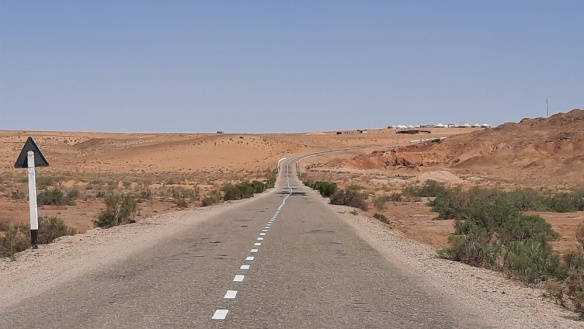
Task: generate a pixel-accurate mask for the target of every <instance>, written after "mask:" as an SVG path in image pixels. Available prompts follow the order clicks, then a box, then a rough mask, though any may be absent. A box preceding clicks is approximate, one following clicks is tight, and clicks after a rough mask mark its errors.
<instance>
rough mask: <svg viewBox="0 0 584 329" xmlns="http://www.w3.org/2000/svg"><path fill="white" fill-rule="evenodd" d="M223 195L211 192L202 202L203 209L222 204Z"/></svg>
mask: <svg viewBox="0 0 584 329" xmlns="http://www.w3.org/2000/svg"><path fill="white" fill-rule="evenodd" d="M221 199H222V198H221V194H220V193H219V191H216V190H214V191H211V192H210V193H209V194H208V195H206V196H205V197H204V198H203V199H202V200H201V207H208V206H212V205H214V204H217V203H220V202H221Z"/></svg>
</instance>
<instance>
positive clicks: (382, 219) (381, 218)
mask: <svg viewBox="0 0 584 329" xmlns="http://www.w3.org/2000/svg"><path fill="white" fill-rule="evenodd" d="M373 218H375V219H377V220H379V221H380V222H382V223H385V224H389V219H387V217H386V216H385V215H384V214H380V213H377V212H376V213H375V214H373Z"/></svg>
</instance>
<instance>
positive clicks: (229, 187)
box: [221, 179, 274, 201]
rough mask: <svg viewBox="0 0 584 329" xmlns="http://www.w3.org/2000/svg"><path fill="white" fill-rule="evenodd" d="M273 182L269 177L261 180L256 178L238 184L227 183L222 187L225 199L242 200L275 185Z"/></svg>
mask: <svg viewBox="0 0 584 329" xmlns="http://www.w3.org/2000/svg"><path fill="white" fill-rule="evenodd" d="M273 184H274V183H272V182H271V181H270V180H269V179H268V180H266V181H264V182H260V181H257V180H254V181H253V182H241V183H238V184H230V183H228V184H225V185H223V187H222V188H221V191H222V192H223V200H225V201H229V200H241V199H247V198H251V197H253V196H254V195H255V194H256V193H262V192H264V191H265V190H266V189H268V188H270V187H273Z"/></svg>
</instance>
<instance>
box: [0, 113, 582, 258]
mask: <svg viewBox="0 0 584 329" xmlns="http://www.w3.org/2000/svg"><path fill="white" fill-rule="evenodd" d="M420 129H423V130H427V131H428V132H429V133H428V132H422V133H419V134H398V133H397V130H396V129H393V128H377V129H367V130H357V129H355V130H351V131H328V132H321V131H316V132H304V133H288V134H251V133H249V134H248V133H230V132H221V133H183V134H164V133H156V134H155V133H144V134H137V133H134V134H132V133H90V132H47V131H45V132H42V131H0V230H2V229H6V227H8V225H10V224H14V223H19V222H27V221H28V216H29V215H28V201H27V195H28V191H27V174H26V170H25V169H17V168H14V162H15V160H16V158H17V156H18V155H19V153H20V151H21V148H22V146H23V145H24V142H25V141H26V139H27V138H28V137H32V138H33V139H34V140H35V142H36V143H37V145H38V146H39V148H40V149H41V150H42V152H43V153H44V155H45V157H46V158H47V160H48V161H49V163H50V166H49V167H42V168H37V185H38V190H39V191H42V190H54V189H59V190H62V191H63V192H64V193H67V192H68V191H71V190H77V191H79V197H78V198H77V200H76V201H75V203H74V205H42V206H39V215H40V216H57V217H59V218H61V219H63V220H64V221H65V223H66V224H67V225H69V226H72V227H75V228H76V229H77V230H78V231H79V232H84V231H87V230H89V229H91V228H93V227H94V224H93V221H94V220H95V219H96V218H97V216H98V215H99V213H100V211H101V209H102V208H104V201H103V195H104V194H106V193H132V194H135V195H137V196H140V195H142V196H147V197H143V198H140V200H139V204H138V211H137V214H136V216H137V219H138V220H139V219H141V218H148V217H150V216H153V215H156V214H162V213H166V212H173V211H177V210H180V209H183V208H195V207H201V206H202V200H203V199H204V198H205V197H206V196H209V195H218V194H220V193H221V187H222V186H223V185H224V184H226V183H238V182H242V181H251V180H262V179H265V178H266V176H267V175H269V174H270V171H273V170H274V169H275V167H276V164H277V161H278V159H280V158H282V157H288V158H290V157H294V156H299V155H303V154H309V153H314V152H319V151H326V150H343V151H338V152H334V153H328V154H325V155H322V156H318V157H313V158H309V159H306V160H303V161H302V162H301V164H300V170H301V172H302V173H303V175H305V177H310V178H312V179H319V180H328V181H334V182H336V183H337V184H339V186H341V187H346V186H349V185H353V186H359V187H360V188H361V189H362V191H363V192H364V193H367V194H368V195H369V198H368V202H370V203H371V202H372V201H373V200H374V198H376V197H379V196H380V195H384V194H390V193H393V192H396V191H397V192H399V191H401V190H403V189H404V188H405V187H406V186H416V185H419V184H421V183H423V182H425V181H427V180H430V179H431V180H435V181H437V182H439V183H443V184H446V185H448V186H460V187H462V188H468V187H472V186H493V187H500V188H503V189H512V188H515V187H531V188H538V189H549V190H554V191H562V190H566V189H569V188H575V187H579V186H583V185H584V177H583V176H582V170H583V169H584V111H582V110H572V111H570V112H568V113H559V114H556V115H553V116H551V117H549V118H534V119H529V118H528V119H523V120H521V121H519V122H517V123H506V124H502V125H499V126H497V127H493V128H437V127H428V128H420ZM444 137H446V138H444ZM370 208H371V209H370V210H368V211H366V212H365V213H364V214H365V215H369V216H372V215H373V214H374V213H382V214H384V215H385V216H386V217H387V218H388V224H387V225H389V227H390V228H391V229H392V230H395V231H397V232H399V233H400V234H403V235H404V236H406V237H408V238H411V239H414V240H417V241H419V242H421V243H424V244H427V245H430V246H432V247H435V248H439V247H443V246H446V245H447V244H448V242H447V237H448V235H449V234H450V233H452V232H453V230H454V222H453V221H452V220H435V217H436V214H435V213H433V212H432V211H431V209H430V207H428V206H427V205H426V204H425V203H424V202H419V201H418V202H389V203H387V204H386V205H385V206H384V207H383V209H374V208H373V207H370ZM538 214H539V215H541V216H542V217H543V218H544V219H545V220H546V221H548V222H549V223H550V224H551V225H552V227H553V229H554V230H556V231H557V232H558V233H559V234H560V238H559V239H558V240H557V241H554V242H553V246H554V249H556V251H559V252H560V253H565V252H567V251H569V250H574V249H575V248H577V247H578V244H577V243H576V239H575V231H576V228H577V227H578V225H580V224H581V223H583V222H584V213H582V212H574V213H546V212H543V213H538ZM0 234H2V233H1V232H0Z"/></svg>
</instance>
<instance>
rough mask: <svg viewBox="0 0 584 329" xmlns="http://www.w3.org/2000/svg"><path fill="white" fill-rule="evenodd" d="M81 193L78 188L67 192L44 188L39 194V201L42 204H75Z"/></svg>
mask: <svg viewBox="0 0 584 329" xmlns="http://www.w3.org/2000/svg"><path fill="white" fill-rule="evenodd" d="M79 195H80V192H79V190H78V189H72V190H70V191H68V192H67V194H65V193H63V191H62V190H61V189H51V190H44V191H41V192H39V193H38V194H37V203H38V204H39V205H41V206H46V205H52V206H74V205H75V200H76V199H77V198H78V197H79Z"/></svg>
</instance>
